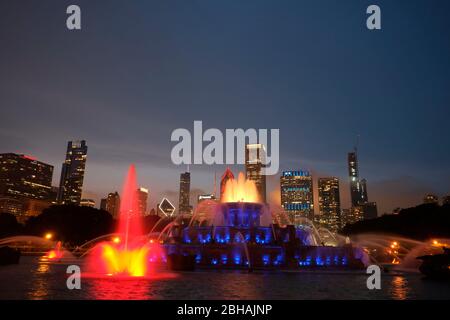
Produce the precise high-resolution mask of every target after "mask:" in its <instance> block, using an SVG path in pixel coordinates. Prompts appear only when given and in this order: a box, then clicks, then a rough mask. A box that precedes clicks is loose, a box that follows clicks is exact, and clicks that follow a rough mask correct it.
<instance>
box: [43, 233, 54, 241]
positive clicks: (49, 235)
mask: <svg viewBox="0 0 450 320" xmlns="http://www.w3.org/2000/svg"><path fill="white" fill-rule="evenodd" d="M52 238H53V234H51V233H50V232H49V233H46V234H45V239H47V240H51V239H52Z"/></svg>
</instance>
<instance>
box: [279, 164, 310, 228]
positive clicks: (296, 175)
mask: <svg viewBox="0 0 450 320" xmlns="http://www.w3.org/2000/svg"><path fill="white" fill-rule="evenodd" d="M280 191H281V205H282V206H283V208H284V210H286V212H287V214H288V215H289V219H290V221H291V223H297V221H298V219H299V218H308V219H310V220H313V218H314V199H313V181H312V176H311V174H310V173H309V172H308V171H301V170H299V171H284V172H283V173H282V175H281V177H280Z"/></svg>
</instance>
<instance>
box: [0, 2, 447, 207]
mask: <svg viewBox="0 0 450 320" xmlns="http://www.w3.org/2000/svg"><path fill="white" fill-rule="evenodd" d="M175 2H177V5H176V6H175V7H176V9H173V7H169V6H163V5H162V6H157V5H155V4H151V3H145V4H136V5H134V6H128V7H125V5H124V4H122V3H120V2H114V1H111V3H110V5H111V8H112V9H111V10H110V12H109V16H108V17H103V15H102V17H103V18H102V19H100V20H101V21H97V20H95V18H93V17H95V16H98V15H99V14H100V15H101V12H102V11H103V10H104V9H103V7H102V6H100V5H96V4H92V3H89V2H85V1H81V3H80V5H81V6H82V7H83V10H85V12H86V13H87V15H86V20H84V21H85V29H84V30H82V31H81V32H80V33H78V34H74V33H67V30H65V29H64V28H63V27H64V26H63V27H62V28H59V27H58V26H59V24H60V22H61V21H64V18H65V16H64V12H65V11H64V10H59V9H60V8H58V7H57V6H53V7H52V6H50V5H36V4H33V3H28V4H24V5H19V4H14V3H12V4H8V5H7V6H4V5H3V4H0V19H1V20H2V21H4V22H5V23H6V24H8V25H9V26H10V28H8V30H3V31H2V32H3V36H4V39H5V42H6V43H9V44H10V45H8V46H6V47H5V48H4V50H2V53H1V57H0V65H1V67H2V70H5V72H4V73H2V74H1V75H0V83H1V86H0V88H1V89H0V90H1V96H2V105H3V106H4V107H2V110H1V113H2V114H1V124H2V125H1V130H0V150H1V152H14V153H19V154H31V155H33V156H35V157H36V158H37V159H38V160H40V161H43V162H45V163H49V164H51V165H53V166H54V173H55V174H54V178H53V179H54V180H53V185H57V184H58V183H57V180H58V177H56V176H57V174H56V173H58V172H60V171H61V163H62V162H63V161H64V154H63V152H62V150H64V144H65V143H66V141H68V140H77V139H85V140H86V141H88V142H89V154H90V155H89V156H88V162H87V166H86V179H85V181H84V187H83V189H84V191H85V194H84V195H83V196H82V197H83V198H88V199H90V198H93V199H95V200H96V202H97V203H99V202H100V199H101V198H103V197H105V196H106V195H107V194H108V193H110V192H113V191H120V186H121V181H122V180H123V177H124V175H125V172H126V168H127V167H128V164H129V163H135V164H136V166H137V170H138V171H139V173H140V180H141V181H139V184H140V185H142V186H144V187H148V188H149V189H150V202H151V204H150V206H151V207H155V205H156V203H157V202H158V201H159V200H160V199H161V198H162V197H163V196H167V197H169V198H170V200H171V201H172V202H174V203H177V199H178V178H179V177H178V176H179V174H180V173H181V172H182V169H181V168H179V167H176V166H173V165H171V164H170V148H171V146H172V145H171V143H170V132H171V131H172V130H173V129H175V128H178V127H189V126H190V124H192V122H193V120H197V119H201V120H203V121H204V122H205V124H206V125H207V126H208V127H216V128H220V129H224V128H234V127H241V128H252V127H253V128H277V127H278V128H280V129H281V130H280V141H281V146H280V151H281V154H280V159H281V167H280V170H279V172H282V171H285V170H292V169H303V170H308V171H310V172H312V175H313V177H314V182H313V184H314V185H317V180H316V179H317V178H318V177H321V176H336V177H338V178H339V179H340V181H341V188H340V189H341V203H342V207H343V208H346V207H348V205H347V204H348V203H349V202H348V199H349V194H348V187H347V180H348V179H347V166H346V154H347V153H348V152H349V151H351V150H352V148H353V146H354V144H355V143H354V141H355V139H356V136H357V135H360V143H359V148H358V149H359V161H360V170H361V172H362V176H364V177H365V178H367V181H368V182H369V187H368V193H369V196H370V200H371V201H375V202H377V204H378V206H379V213H380V214H382V213H384V212H390V211H391V210H392V209H394V208H395V207H397V206H399V207H407V206H412V205H414V204H417V203H420V202H421V199H422V198H423V195H424V194H426V193H436V194H438V195H439V196H440V197H442V196H444V195H446V194H448V193H449V190H448V188H449V186H448V181H449V180H450V167H449V163H450V151H449V150H447V148H442V147H441V143H440V137H445V136H446V131H445V130H446V129H445V128H446V121H447V120H446V119H448V116H447V115H448V112H449V111H448V105H449V97H448V92H447V90H446V88H448V87H449V86H450V79H449V77H448V74H450V72H449V71H450V62H449V61H448V59H447V57H448V56H449V55H450V45H449V43H448V41H447V40H446V39H447V35H446V34H445V32H440V31H441V30H442V26H443V25H445V24H446V23H448V22H447V18H446V16H445V14H443V13H444V12H448V6H449V5H448V4H447V3H440V4H437V5H436V6H433V7H429V6H427V5H426V3H425V2H419V3H418V4H417V5H416V6H415V7H414V8H406V9H405V8H404V7H403V6H402V5H401V4H398V3H390V2H387V1H380V5H381V6H382V7H383V10H384V12H385V13H386V15H385V18H384V29H383V30H381V31H380V32H379V33H378V34H370V33H369V34H368V33H367V30H365V29H364V28H363V27H361V26H363V23H364V19H363V18H364V17H363V16H361V15H360V12H364V10H363V9H365V8H363V7H364V6H361V8H359V9H361V10H359V9H358V8H354V7H353V5H350V4H347V3H345V4H333V3H331V4H330V5H329V8H328V9H326V10H325V9H323V8H321V7H320V6H319V5H317V4H315V3H314V2H312V1H311V2H306V3H302V4H300V3H295V2H292V3H286V4H283V5H280V4H276V3H264V4H258V6H257V8H255V7H254V6H253V5H252V4H251V3H248V4H240V5H239V6H236V5H235V4H231V3H220V4H219V3H216V4H212V3H198V4H196V5H195V6H194V7H195V10H194V9H192V8H193V7H191V6H190V5H188V4H184V3H182V2H178V1H175ZM23 6H26V7H27V9H28V10H24V7H23ZM62 7H63V6H62ZM62 7H61V8H62ZM63 9H64V8H63ZM61 12H62V13H63V16H62V17H61ZM123 12H126V14H125V15H124V14H123ZM218 12H220V14H218ZM418 12H422V13H423V12H425V14H421V15H419V14H418ZM202 13H205V15H206V13H207V16H209V17H210V18H211V17H212V18H211V19H213V20H215V21H218V25H214V24H213V27H211V21H210V20H204V18H202V17H204V16H203V14H202ZM340 14H345V15H346V19H343V20H342V19H336V15H338V16H339V15H340ZM43 16H45V17H46V20H45V23H44V22H42V20H41V18H42V17H43ZM129 16H133V17H134V19H129V18H127V17H129ZM230 17H232V19H230ZM392 17H395V20H394V19H393V18H392ZM16 18H20V20H21V21H22V24H21V25H20V26H18V25H17V23H15V20H14V19H16ZM267 20H269V21H270V22H271V23H269V24H267V26H266V24H265V21H267ZM330 21H332V23H331V22H330ZM408 21H415V22H416V23H415V24H410V23H406V22H408ZM269 25H270V26H269ZM36 26H39V27H36ZM385 30H389V32H385ZM105 34H108V35H109V36H105ZM262 35H264V36H262ZM405 35H406V36H405ZM19 38H20V39H22V41H20V42H18V41H17V39H19ZM312 39H314V40H315V41H314V42H312V41H311V40H312ZM118 40H120V41H118ZM399 40H401V41H402V45H398V44H396V43H397V42H398V41H399ZM55 45H56V46H57V47H58V48H60V50H53V48H55ZM104 52H109V55H108V56H107V57H106V58H105V56H104ZM411 53H413V54H411ZM430 55H431V56H433V63H431V64H430V60H429V59H424V58H423V57H429V56H430ZM85 57H89V58H88V59H86V58H85ZM350 57H351V59H350ZM343 66H345V69H344V68H343ZM211 107H214V110H215V112H208V111H209V110H210V108H211ZM93 110H95V112H93ZM275 110H276V115H275V116H274V113H275ZM24 114H26V115H27V117H24ZM406 114H407V115H408V117H405V115H406ZM255 115H257V116H255ZM232 169H233V171H234V172H237V171H244V168H241V167H236V168H235V167H233V168H232ZM224 170H225V167H221V166H214V167H209V166H206V165H203V166H192V167H191V172H192V175H193V178H192V187H193V188H192V189H191V191H192V192H193V194H200V193H210V192H211V191H212V189H213V186H212V185H213V178H212V177H213V176H214V172H217V173H222V172H223V171H224ZM278 178H279V177H278V175H277V176H274V177H268V178H267V190H268V192H267V198H268V201H269V202H270V201H271V200H270V199H271V197H272V198H278V195H277V194H276V192H277V191H276V189H277V186H278V184H279V181H278ZM165 179H166V180H167V181H165ZM344 183H345V184H344ZM108 186H114V188H110V187H108ZM271 193H272V194H271ZM274 193H275V194H274ZM317 198H318V197H317V194H315V195H314V199H317ZM192 200H193V199H192V198H191V201H192ZM192 203H194V202H192ZM315 207H316V208H317V203H316V205H315Z"/></svg>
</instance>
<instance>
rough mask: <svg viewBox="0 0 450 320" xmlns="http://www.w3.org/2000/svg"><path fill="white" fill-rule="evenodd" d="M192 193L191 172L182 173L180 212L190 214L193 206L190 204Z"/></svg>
mask: <svg viewBox="0 0 450 320" xmlns="http://www.w3.org/2000/svg"><path fill="white" fill-rule="evenodd" d="M190 193H191V174H190V173H189V172H185V173H182V174H181V175H180V198H179V204H178V206H179V213H180V214H190V213H192V207H191V206H190V205H189V197H190Z"/></svg>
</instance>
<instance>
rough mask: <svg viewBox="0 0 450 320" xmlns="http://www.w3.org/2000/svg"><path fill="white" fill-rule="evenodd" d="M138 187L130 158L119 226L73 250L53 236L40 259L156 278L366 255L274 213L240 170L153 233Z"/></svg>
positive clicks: (345, 261)
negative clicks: (217, 195) (219, 194)
mask: <svg viewBox="0 0 450 320" xmlns="http://www.w3.org/2000/svg"><path fill="white" fill-rule="evenodd" d="M135 190H137V183H136V170H135V168H134V166H133V165H132V166H130V169H129V171H128V174H127V177H126V181H125V184H124V188H123V192H122V197H121V204H120V216H119V219H118V224H117V229H116V232H115V233H112V234H108V235H105V236H101V237H99V238H97V239H93V240H91V241H89V242H87V243H85V244H84V245H82V246H81V247H79V248H77V249H76V250H74V251H72V252H69V251H68V250H65V249H64V248H63V246H62V245H61V243H56V244H55V247H54V248H53V249H52V250H50V251H48V252H47V254H45V255H44V256H43V257H42V260H44V261H47V262H52V261H56V262H70V261H72V260H78V261H80V260H82V261H83V264H84V271H83V272H84V274H85V276H93V277H103V276H105V277H158V278H161V277H164V276H170V275H171V273H169V272H167V271H169V270H194V269H241V270H302V269H306V270H311V269H362V268H364V266H365V265H367V264H368V262H369V259H368V256H367V254H366V253H365V251H364V250H363V249H361V247H358V246H354V245H352V244H351V243H348V242H346V241H337V240H336V239H335V240H336V241H332V243H331V244H330V243H329V242H327V241H325V240H324V239H325V238H327V239H328V240H329V238H330V237H334V235H333V234H331V233H330V232H323V231H324V230H320V229H319V230H317V229H316V228H315V227H314V225H313V224H312V223H311V222H310V221H309V220H307V219H304V220H303V221H302V222H301V223H298V224H297V225H292V224H289V222H288V223H286V220H288V219H287V216H286V215H285V214H284V213H283V212H281V213H280V212H277V213H274V212H272V211H271V210H270V208H269V206H268V205H267V204H264V203H262V202H260V201H259V199H258V196H257V195H258V192H257V190H256V186H255V184H254V183H253V182H252V181H250V180H246V179H245V177H244V175H243V174H242V173H241V174H239V177H238V178H237V179H230V180H229V181H228V182H227V184H226V186H225V192H224V194H223V199H222V201H221V202H217V201H212V200H204V201H202V202H201V203H200V204H199V205H198V207H197V208H196V210H195V212H194V214H193V215H192V216H190V217H184V216H182V215H178V216H176V217H168V218H165V219H161V220H160V221H161V222H162V223H158V224H157V226H155V227H154V228H153V230H152V232H151V233H150V234H145V233H144V232H143V227H142V217H140V216H139V215H138V212H139V210H138V199H137V195H136V191H135ZM325 231H326V230H325ZM321 237H324V239H322V238H321ZM28 240H29V239H28ZM14 241H16V242H18V241H20V239H14ZM39 241H41V240H39ZM9 242H11V241H9ZM172 275H173V274H172Z"/></svg>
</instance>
